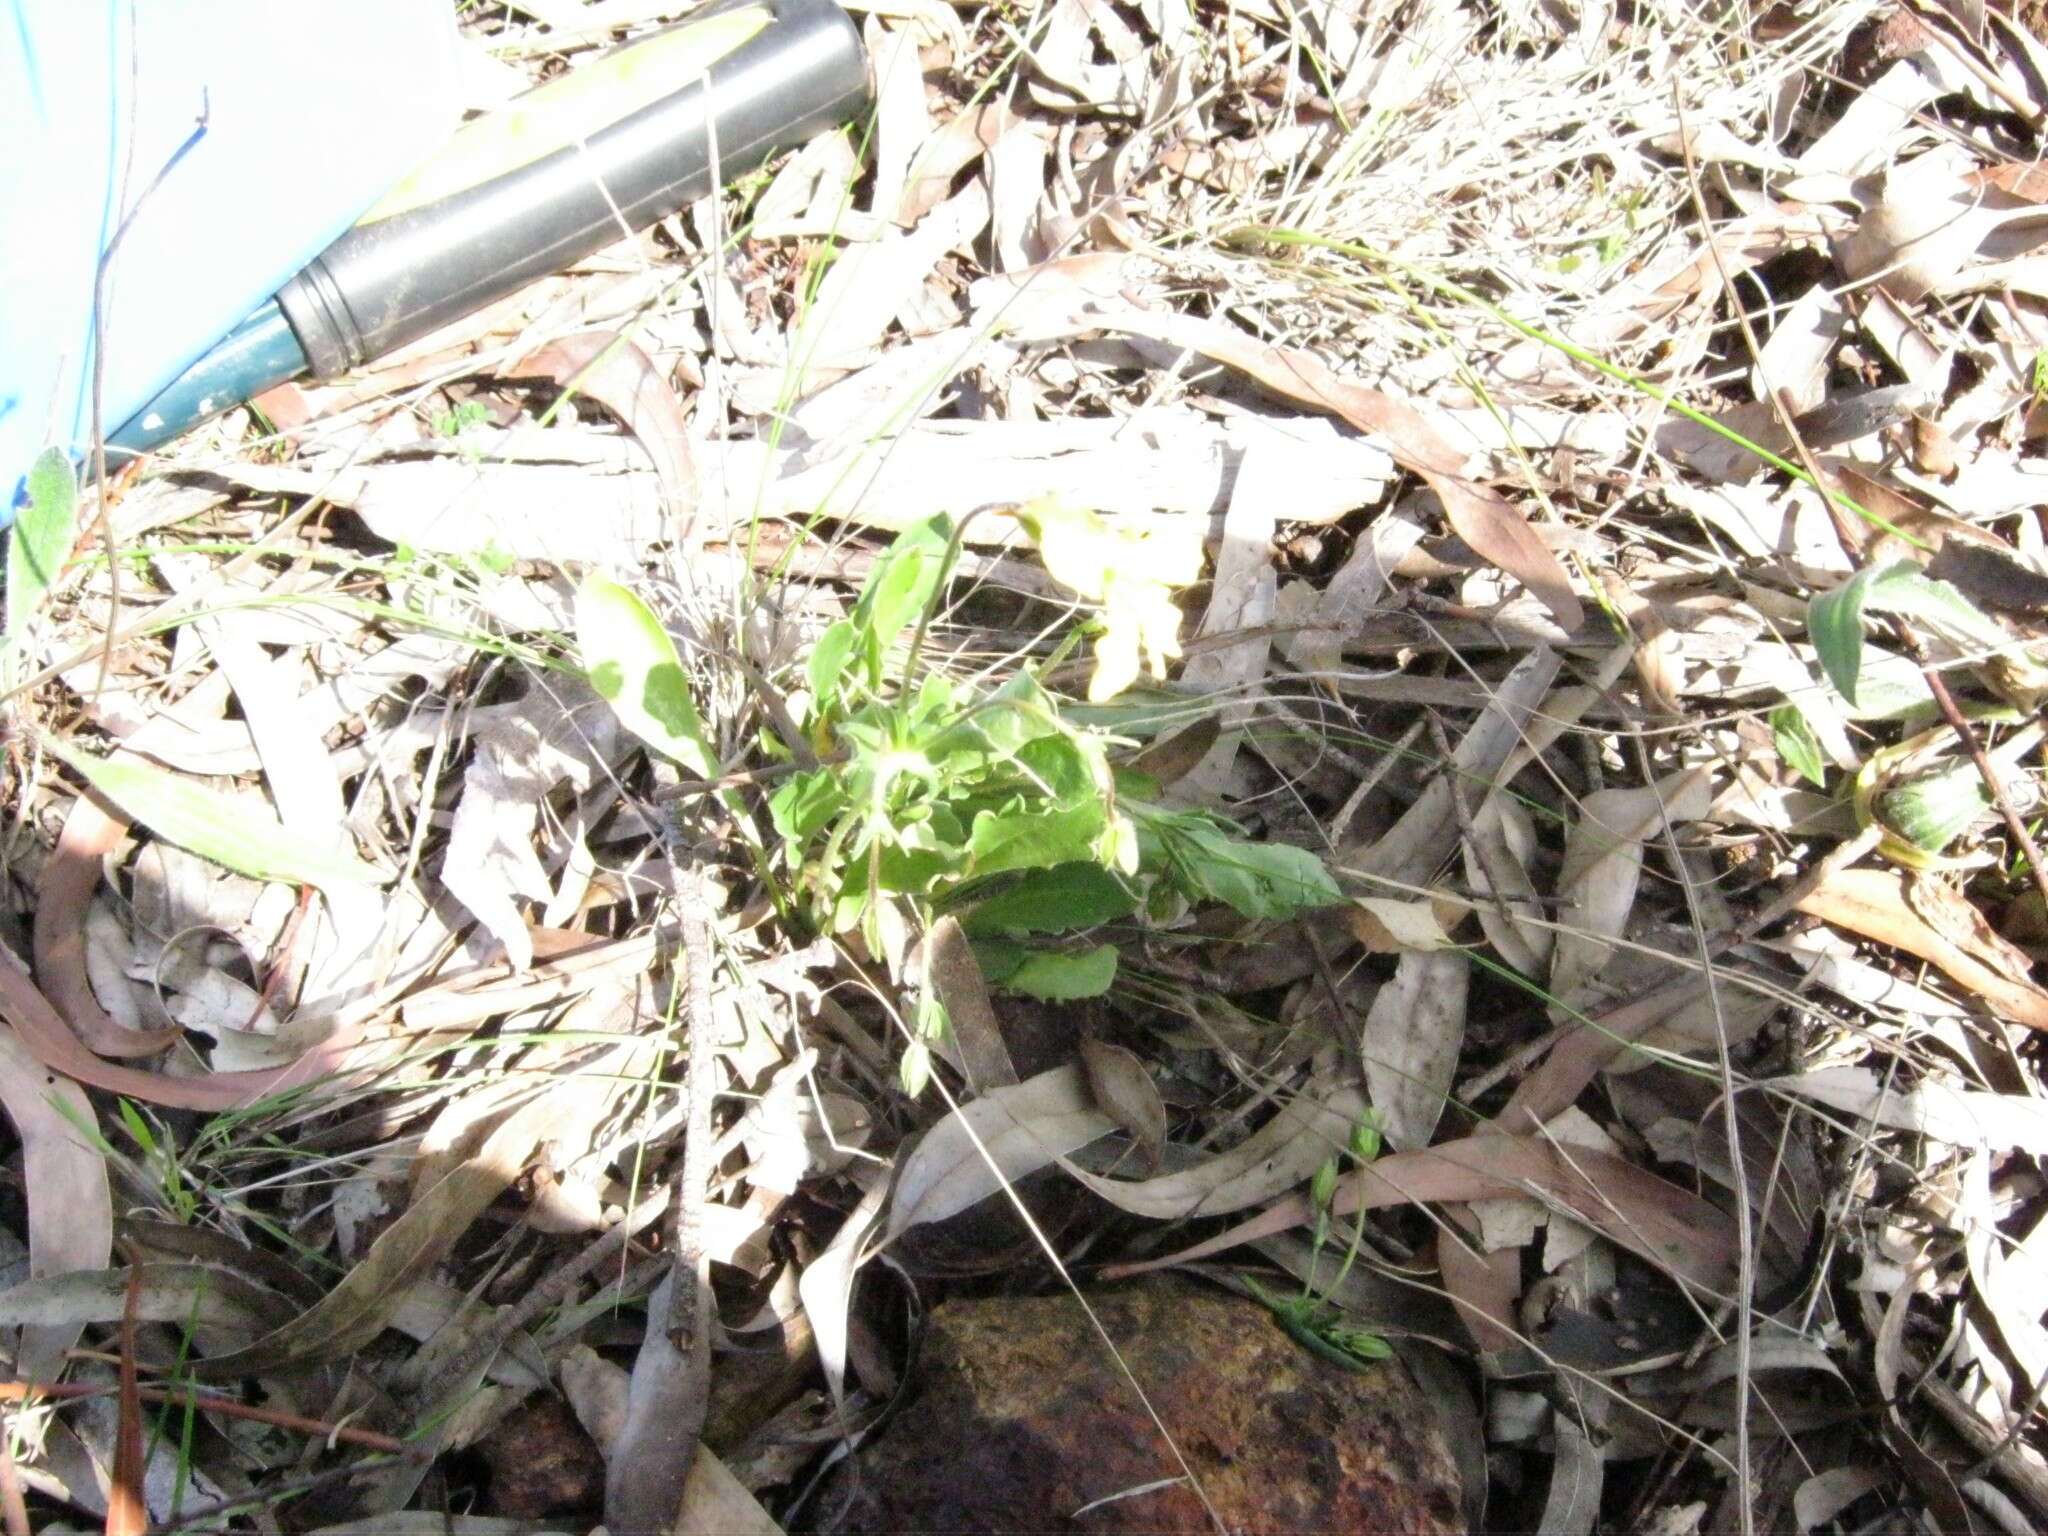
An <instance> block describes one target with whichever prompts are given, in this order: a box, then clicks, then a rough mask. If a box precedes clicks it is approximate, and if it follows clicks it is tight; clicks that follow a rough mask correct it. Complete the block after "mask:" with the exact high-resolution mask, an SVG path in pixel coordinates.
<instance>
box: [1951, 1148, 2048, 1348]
mask: <svg viewBox="0 0 2048 1536" xmlns="http://www.w3.org/2000/svg"><path fill="white" fill-rule="evenodd" d="M1983 1162H1984V1160H1983V1159H1981V1158H1977V1159H1972V1163H1973V1167H1981V1166H1982V1165H1983ZM1985 1193H1986V1199H1985V1201H1984V1204H1985V1206H1986V1207H1987V1210H1986V1212H1985V1214H1984V1215H1983V1216H1980V1217H1975V1218H1974V1222H1973V1225H1975V1226H1976V1228H1977V1230H1975V1231H1973V1232H1972V1233H1971V1237H1972V1239H1973V1241H1972V1243H1971V1244H1970V1255H1969V1257H1970V1274H1971V1278H1972V1279H1973V1280H1974V1281H1975V1282H1976V1286H1977V1290H1978V1293H1979V1294H1980V1295H1981V1296H1982V1297H1983V1298H1984V1305H1985V1308H1986V1310H1988V1311H1989V1312H1990V1313H1991V1316H1992V1320H1993V1321H1994V1322H1995V1323H1996V1324H1997V1325H1998V1332H1999V1336H2000V1338H2001V1339H2002V1340H2003V1341H2004V1343H2005V1347H2006V1348H2007V1350H2009V1351H2010V1352H2011V1354H2012V1356H2013V1358H2014V1360H2015V1362H2016V1363H2017V1364H2018V1365H2019V1367H2020V1370H2021V1371H2022V1372H2023V1373H2024V1374H2025V1375H2026V1377H2027V1380H2028V1384H2029V1386H2030V1387H2034V1388H2038V1387H2040V1386H2041V1385H2042V1384H2043V1383H2044V1382H2048V1328H2043V1327H2042V1326H2041V1313H2042V1310H2043V1307H2044V1305H2048V1300H2044V1299H2048V1213H2044V1214H2042V1215H2040V1216H2038V1217H2036V1218H2035V1220H2034V1223H2033V1225H2032V1226H2031V1227H2029V1228H2028V1229H2027V1231H2026V1232H2025V1234H2024V1235H2022V1236H2021V1237H2020V1238H2019V1240H2018V1241H2017V1242H2014V1241H2012V1240H2010V1239H2009V1238H2007V1237H2006V1235H2005V1234H2004V1233H2003V1232H2002V1231H2000V1230H1999V1228H1998V1226H1997V1224H1996V1212H1995V1210H1993V1209H1989V1207H1990V1206H1991V1201H1990V1199H1989V1191H1988V1189H1987V1190H1986V1192H1985Z"/></svg>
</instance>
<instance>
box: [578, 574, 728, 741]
mask: <svg viewBox="0 0 2048 1536" xmlns="http://www.w3.org/2000/svg"><path fill="white" fill-rule="evenodd" d="M576 645H577V648H578V649H579V650H580V651H582V653H583V665H584V666H585V668H587V669H588V671H589V673H590V685H591V687H593V688H595V689H596V690H597V692H598V695H599V697H601V698H603V699H604V700H605V701H606V702H607V703H609V704H610V705H611V707H612V710H613V712H614V713H616V714H617V715H618V717H619V723H620V724H621V725H623V726H625V728H626V729H627V730H629V731H631V732H632V733H633V734H634V735H635V736H638V737H639V738H640V739H641V740H642V741H644V742H646V743H647V745H648V746H650V747H652V748H653V749H654V750H655V751H657V752H659V753H661V754H662V756H664V757H667V758H671V759H673V760H674V761H675V762H678V763H680V764H682V765H683V767H685V768H687V769H688V770H689V771H690V772H691V773H694V774H695V775H696V776H697V777H698V778H700V779H715V778H717V777H718V756H717V754H716V753H714V752H713V751H712V750H711V745H710V742H709V741H708V740H707V739H706V738H705V735H704V726H703V722H702V721H700V720H699V719H698V718H697V704H696V701H695V700H694V699H693V698H691V696H690V680H689V678H688V677H687V676H686V675H685V674H684V672H683V664H682V660H681V658H679V657H678V656H677V655H676V646H675V642H674V641H673V640H671V639H670V638H669V635H668V631H667V630H665V629H663V628H662V627H661V621H660V620H659V619H657V618H656V617H655V616H654V610H653V609H651V608H649V607H648V606H647V605H646V604H645V603H643V602H642V601H641V600H640V599H639V598H638V597H637V596H635V595H634V594H633V593H632V592H629V591H628V590H627V589H626V588H624V587H622V586H620V585H619V583H617V582H616V581H613V580H612V579H611V578H610V577H609V576H606V575H604V574H603V573H602V572H598V571H593V572H591V573H590V575H588V576H586V577H585V578H584V579H583V585H582V586H580V587H578V588H577V589H576Z"/></svg>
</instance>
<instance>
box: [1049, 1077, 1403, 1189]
mask: <svg viewBox="0 0 2048 1536" xmlns="http://www.w3.org/2000/svg"><path fill="white" fill-rule="evenodd" d="M1084 1091H1085V1090H1084ZM1364 1113H1365V1099H1364V1097H1363V1096H1362V1095H1361V1094H1360V1093H1359V1092H1358V1090H1357V1089H1356V1088H1355V1087H1352V1086H1351V1085H1349V1084H1345V1083H1335V1084H1326V1085H1323V1086H1322V1087H1321V1088H1320V1089H1319V1091H1318V1092H1316V1093H1314V1094H1306V1093H1305V1094H1302V1095H1301V1096H1300V1097H1298V1098H1296V1099H1294V1100H1292V1101H1291V1102H1289V1103H1288V1104H1287V1105H1286V1106H1285V1107H1284V1108H1282V1109H1281V1111H1280V1112H1279V1113H1278V1114H1276V1115H1275V1116H1274V1117H1273V1118H1272V1119H1270V1120H1268V1121H1267V1122H1266V1123H1265V1124H1264V1125H1262V1126H1260V1127H1259V1128H1258V1129H1257V1130H1256V1131H1254V1132H1252V1134H1251V1135H1250V1136H1248V1137H1246V1138H1245V1139H1244V1140H1243V1141H1241V1142H1239V1143H1238V1144H1237V1145H1236V1146H1234V1147H1232V1148H1230V1150H1228V1151H1227V1152H1220V1153H1218V1154H1217V1155H1216V1156H1214V1157H1212V1158H1209V1159H1207V1160H1206V1161H1204V1162H1201V1163H1197V1164H1196V1165H1195V1166H1194V1167H1192V1168H1183V1169H1181V1170H1180V1171H1178V1172H1176V1173H1167V1174H1161V1175H1160V1176H1159V1177H1158V1178H1154V1179H1109V1178H1103V1177H1102V1176H1101V1175H1099V1174H1093V1173H1089V1172H1087V1171H1086V1170H1085V1169H1082V1168H1078V1167H1076V1166H1075V1165H1074V1164H1073V1163H1072V1162H1070V1161H1069V1160H1068V1159H1067V1158H1065V1157H1064V1156H1062V1157H1061V1158H1060V1159H1059V1163H1060V1166H1061V1167H1062V1168H1064V1169H1065V1170H1066V1171H1067V1174H1068V1176H1069V1177H1071V1178H1073V1179H1075V1180H1078V1181H1079V1182H1080V1183H1082V1184H1084V1185H1086V1186H1087V1187H1088V1188H1089V1189H1091V1190H1093V1191H1094V1192H1095V1193H1096V1194H1098V1195H1100V1196H1101V1197H1102V1198H1103V1199H1105V1200H1107V1201H1109V1203H1110V1204H1112V1205H1114V1206H1115V1207H1116V1208H1117V1209H1118V1210H1120V1211H1128V1212H1130V1213H1131V1214H1132V1215H1133V1216H1143V1217H1147V1218H1149V1219H1151V1220H1153V1221H1180V1220H1185V1219H1187V1218H1189V1217H1192V1216H1220V1215H1224V1214H1227V1213H1228V1212H1231V1211H1241V1210H1244V1209H1245V1208H1246V1207H1248V1206H1253V1205H1262V1204H1264V1203H1265V1202H1267V1201H1269V1200H1273V1199H1276V1198H1278V1197H1279V1196H1280V1195H1281V1194H1283V1193H1285V1192H1286V1191H1287V1190H1289V1189H1292V1188H1293V1187H1294V1186H1295V1185H1297V1184H1299V1183H1301V1182H1302V1181H1303V1180H1304V1179H1306V1178H1308V1177H1309V1176H1310V1175H1311V1174H1313V1173H1314V1172H1315V1171H1316V1169H1318V1168H1320V1167H1322V1165H1323V1164H1324V1163H1325V1162H1327V1161H1329V1159H1331V1158H1332V1157H1335V1156H1336V1155H1337V1154H1338V1153H1340V1152H1341V1151H1343V1149H1344V1148H1345V1146H1346V1145H1348V1144H1349V1142H1350V1139H1351V1132H1352V1130H1353V1129H1354V1128H1355V1127H1356V1126H1357V1125H1358V1122H1359V1120H1360V1118H1361V1117H1362V1116H1363V1115H1364Z"/></svg>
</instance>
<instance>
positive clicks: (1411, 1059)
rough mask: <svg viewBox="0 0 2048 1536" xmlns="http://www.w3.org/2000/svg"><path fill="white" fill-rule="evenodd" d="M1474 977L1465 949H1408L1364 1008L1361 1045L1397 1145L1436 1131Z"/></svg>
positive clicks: (1383, 1123) (1368, 1078)
mask: <svg viewBox="0 0 2048 1536" xmlns="http://www.w3.org/2000/svg"><path fill="white" fill-rule="evenodd" d="M1471 976H1472V961H1471V957H1470V956H1468V955H1467V954H1466V953H1465V952H1464V951H1463V950H1461V949H1437V950H1420V949H1410V950H1406V951H1404V952H1403V953H1402V955H1401V959H1400V963H1399V964H1398V965H1396V966H1395V968H1394V977H1393V980H1391V981H1389V982H1387V983H1386V984H1385V985H1384V986H1382V987H1381V988H1380V990H1379V992H1378V993H1377V994H1376V995H1375V996H1374V997H1373V1000H1372V1007H1371V1008H1370V1009H1368V1010H1367V1011H1366V1015H1365V1026H1364V1028H1363V1029H1362V1030H1361V1031H1360V1033H1359V1042H1358V1049H1359V1054H1360V1055H1361V1056H1363V1057H1364V1058H1365V1082H1366V1087H1367V1089H1368V1090H1369V1091H1370V1092H1371V1094H1372V1104H1373V1108H1374V1109H1375V1110H1377V1111H1378V1112H1379V1117H1380V1129H1381V1131H1382V1132H1383V1133H1384V1134H1385V1136H1386V1138H1387V1141H1388V1143H1389V1144H1390V1145H1391V1146H1394V1147H1397V1148H1400V1149H1402V1150H1404V1151H1405V1150H1408V1149H1410V1148H1415V1147H1426V1146H1428V1145H1429V1141H1430V1137H1431V1136H1433V1135H1434V1134H1435V1132H1436V1124H1437V1121H1438V1120H1439V1119H1441V1118H1442V1117H1443V1112H1444V1105H1445V1104H1447V1103H1449V1102H1450V1095H1451V1080H1452V1078H1453V1077H1455V1076H1456V1074H1457V1069H1458V1050H1459V1047H1460V1046H1462V1045H1463V1044H1464V1040H1465V997H1466V991H1467V988H1468V986H1469V984H1470V981H1471Z"/></svg>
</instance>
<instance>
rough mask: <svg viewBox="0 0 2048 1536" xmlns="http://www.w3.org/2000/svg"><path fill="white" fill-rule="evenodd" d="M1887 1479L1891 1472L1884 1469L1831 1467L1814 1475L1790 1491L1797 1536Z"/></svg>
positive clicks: (1804, 1534)
mask: <svg viewBox="0 0 2048 1536" xmlns="http://www.w3.org/2000/svg"><path fill="white" fill-rule="evenodd" d="M1890 1480H1891V1473H1890V1472H1889V1471H1887V1470H1886V1469H1885V1468H1883V1467H1873V1466H1861V1467H1857V1466H1848V1467H1830V1468H1829V1469H1828V1470H1827V1471H1825V1472H1816V1473H1814V1475H1813V1476H1812V1477H1809V1478H1807V1479H1806V1480H1805V1481H1804V1482H1802V1483H1801V1484H1800V1485H1799V1486H1798V1487H1797V1488H1795V1489H1794V1490H1793V1491H1792V1523H1793V1524H1794V1525H1795V1526H1797V1527H1798V1529H1799V1536H1806V1533H1807V1532H1809V1531H1814V1530H1818V1529H1819V1528H1820V1527H1821V1526H1823V1525H1826V1524H1827V1523H1828V1522H1829V1521H1830V1520H1833V1519H1834V1518H1835V1516H1837V1515H1839V1514H1840V1513H1841V1512H1842V1511H1843V1510H1845V1509H1847V1508H1848V1507H1849V1506H1850V1505H1851V1504H1854V1503H1855V1502H1856V1501H1857V1500H1858V1499H1860V1498H1862V1497H1863V1495H1865V1494H1866V1493H1874V1492H1876V1491H1877V1490H1878V1489H1879V1488H1882V1487H1883V1486H1884V1485H1885V1484H1886V1483H1887V1482H1889V1481H1890Z"/></svg>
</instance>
